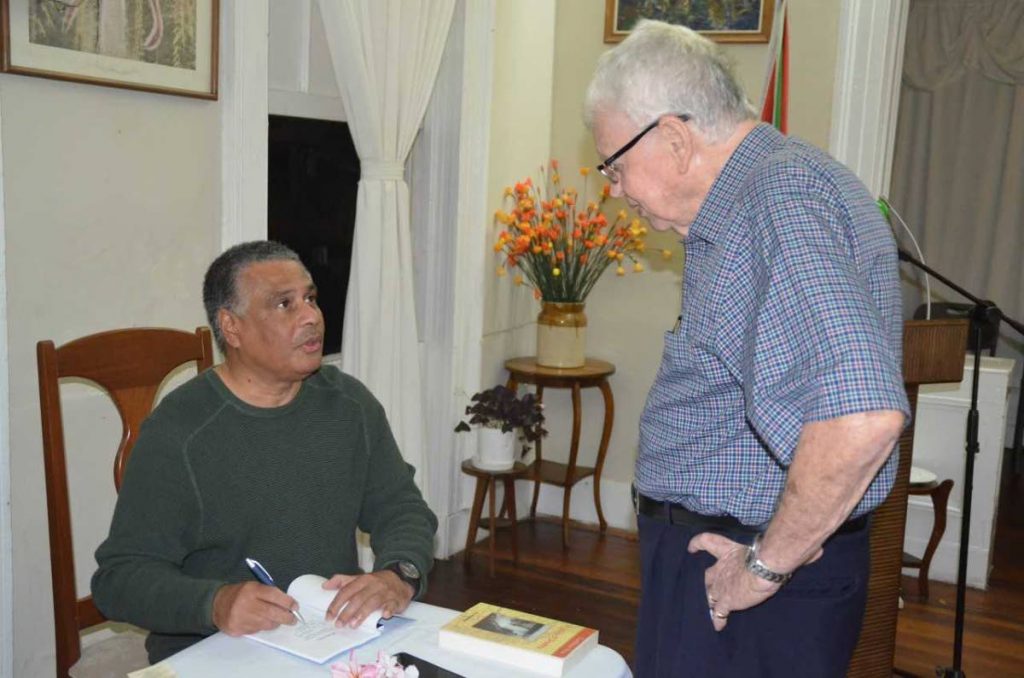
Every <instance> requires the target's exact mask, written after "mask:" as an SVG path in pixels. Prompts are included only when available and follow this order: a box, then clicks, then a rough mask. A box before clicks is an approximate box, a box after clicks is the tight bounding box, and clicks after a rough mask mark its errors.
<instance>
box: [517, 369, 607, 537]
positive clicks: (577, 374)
mask: <svg viewBox="0 0 1024 678" xmlns="http://www.w3.org/2000/svg"><path fill="white" fill-rule="evenodd" d="M505 369H506V370H508V374H509V377H508V384H507V386H508V388H510V389H512V390H513V391H515V390H516V389H517V388H518V387H519V384H533V385H535V386H536V387H537V399H538V400H541V401H543V399H544V389H545V388H564V389H570V390H571V391H572V440H571V442H570V444H569V463H568V464H562V463H559V462H554V461H545V460H544V458H543V456H542V453H541V441H540V440H538V441H537V444H536V459H535V460H534V461H533V463H532V464H531V465H530V467H529V476H528V477H529V478H531V479H532V480H533V481H534V484H533V501H532V502H531V504H530V517H531V518H534V517H536V515H537V497H538V496H540V484H541V483H549V484H551V485H557V486H559V487H561V488H563V489H564V494H563V495H562V545H563V546H567V545H568V544H569V500H570V498H571V497H572V487H573V485H575V484H576V483H578V482H579V481H581V480H583V479H584V478H587V477H589V476H593V477H594V508H596V509H597V520H598V522H599V523H600V525H601V531H602V532H604V531H605V530H606V529H607V528H608V522H607V521H606V520H605V519H604V512H603V511H602V510H601V470H602V469H603V468H604V458H605V455H606V454H607V453H608V441H609V440H610V439H611V437H612V423H613V422H614V419H615V401H614V399H613V398H612V388H611V386H609V385H608V377H609V376H611V375H612V374H614V373H615V366H614V365H612V364H611V363H609V362H605V361H604V360H598V359H596V358H587V359H586V362H585V363H584V364H583V367H569V368H559V367H544V366H542V365H538V364H537V360H536V358H533V357H524V358H512V359H510V360H506V361H505ZM584 388H598V389H600V390H601V395H602V396H604V426H603V428H602V429H601V443H600V445H599V446H598V448H597V461H596V463H595V465H594V466H593V468H591V467H588V466H577V465H576V458H577V455H578V454H579V451H580V426H581V423H582V421H581V420H582V414H583V413H582V405H581V403H580V390H582V389H584Z"/></svg>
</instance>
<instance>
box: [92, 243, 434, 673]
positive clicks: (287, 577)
mask: <svg viewBox="0 0 1024 678" xmlns="http://www.w3.org/2000/svg"><path fill="white" fill-rule="evenodd" d="M203 303H204V304H205V306H206V313H207V317H208V318H209V321H210V326H211V327H212V328H213V332H214V336H215V338H216V340H217V344H218V346H220V348H221V350H222V351H223V353H224V356H225V359H224V362H223V363H221V364H220V365H217V366H216V367H215V368H213V369H211V370H207V371H206V372H204V373H202V374H200V375H198V376H196V377H195V378H194V379H192V380H191V381H189V382H188V383H187V384H185V385H183V386H181V387H180V388H178V389H176V390H175V391H174V392H172V393H170V394H169V395H168V396H167V397H166V398H165V399H164V400H163V401H162V402H161V403H160V405H159V406H158V407H157V408H156V409H155V410H154V411H153V414H152V415H151V416H150V417H149V418H148V419H147V420H146V421H145V423H144V424H143V426H142V428H141V432H140V435H139V440H138V444H137V445H136V446H135V450H134V452H133V454H132V456H131V459H130V461H129V463H128V466H127V469H126V471H125V476H124V482H123V485H122V487H121V492H120V495H119V496H118V499H117V508H116V509H115V511H114V519H113V524H112V525H111V527H110V535H109V536H108V537H107V539H106V541H104V542H103V544H101V545H100V547H99V549H98V550H97V551H96V560H97V562H98V563H99V569H98V570H97V572H96V574H95V575H94V576H93V579H92V592H93V597H94V599H95V602H96V605H97V606H98V607H99V609H100V610H101V611H102V612H103V614H105V615H106V616H107V617H108V618H110V619H114V620H123V621H127V622H131V623H133V624H136V625H138V626H141V627H143V628H145V629H148V630H150V632H151V633H150V635H149V638H148V639H147V641H146V647H147V649H148V650H149V657H150V661H152V662H156V661H159V660H161V659H163V658H165V657H167V656H169V655H171V654H173V653H175V652H177V651H178V650H181V649H183V648H185V647H187V646H188V645H191V644H192V643H195V642H196V641H198V640H200V639H201V638H202V637H203V636H206V635H210V634H212V633H215V632H216V631H218V630H220V631H224V632H225V633H228V634H230V635H241V634H246V633H252V632H255V631H259V630H261V629H272V628H275V627H277V626H278V625H280V624H293V623H295V621H294V615H293V614H292V613H291V610H292V609H294V608H295V607H296V606H297V604H296V603H295V601H294V600H293V599H292V598H291V597H289V596H288V595H286V594H285V593H284V592H282V591H281V590H279V589H278V588H275V587H273V586H265V585H263V584H260V583H258V582H257V581H255V579H254V577H253V575H252V573H251V572H250V571H249V569H248V568H247V566H246V563H245V559H246V558H247V557H248V558H254V559H256V560H258V561H259V562H260V563H262V564H263V565H264V566H265V567H266V569H267V571H268V572H269V573H270V574H271V575H272V576H273V577H274V578H275V583H276V584H278V585H279V586H281V587H287V585H288V584H289V583H290V582H291V581H292V580H293V579H294V578H295V577H298V576H299V575H302V574H307V573H313V574H319V575H322V576H325V577H330V579H329V581H328V583H327V584H325V586H326V587H327V588H334V589H338V594H337V595H336V596H335V599H334V602H333V603H332V604H331V607H330V609H329V610H328V613H329V615H332V616H333V615H335V614H337V612H338V610H339V609H341V608H342V606H343V605H345V604H346V603H347V605H346V606H345V607H344V610H343V611H342V612H341V614H340V616H339V617H338V622H337V623H338V624H351V625H356V624H358V623H360V622H361V621H362V620H363V619H364V618H365V617H366V616H367V615H369V614H370V613H371V612H373V611H374V610H377V609H382V610H383V611H384V613H385V616H390V615H391V614H393V613H398V612H401V611H402V610H404V609H405V608H406V606H408V604H409V601H410V600H411V599H412V598H413V597H415V596H418V595H422V594H423V592H424V590H425V585H426V581H425V576H424V575H425V574H426V572H427V571H428V570H429V569H430V567H431V565H432V564H433V559H432V555H431V554H432V553H433V536H434V532H435V530H436V529H437V519H436V518H435V517H434V514H433V513H432V512H431V511H430V509H429V508H428V507H427V505H426V503H425V502H424V501H423V497H422V496H421V494H420V492H419V490H418V489H417V487H416V485H415V484H414V483H413V471H414V469H413V468H412V467H411V466H409V465H408V464H406V463H405V462H404V461H403V460H402V457H401V455H400V454H399V451H398V448H397V446H396V445H395V441H394V438H393V437H392V435H391V430H390V428H389V426H388V422H387V419H386V418H385V415H384V410H383V409H382V408H381V406H380V404H379V403H378V402H377V401H376V400H375V399H374V397H373V396H372V395H371V394H370V392H369V391H368V390H367V389H366V387H365V386H363V385H362V384H361V383H359V382H358V381H357V380H355V379H354V378H352V377H350V376H347V375H345V374H343V373H341V372H340V371H339V370H337V369H336V368H334V367H321V354H322V347H323V332H324V321H323V315H322V314H321V312H320V309H319V308H318V307H317V295H316V287H315V286H314V285H313V281H312V279H311V278H310V275H309V272H308V271H307V270H306V269H305V267H304V266H303V265H302V263H301V262H300V261H299V258H298V256H297V255H296V254H295V253H294V252H293V251H291V250H290V249H288V248H287V247H285V246H283V245H280V244H277V243H273V242H250V243H244V244H241V245H237V246H235V247H232V248H231V249H229V250H227V251H226V252H224V253H223V254H221V255H220V256H219V257H217V259H216V260H215V261H214V262H213V264H211V266H210V268H209V270H208V271H207V273H206V278H205V280H204V282H203ZM357 527H358V528H359V529H361V530H363V531H364V532H367V533H369V534H370V536H371V545H372V547H373V551H374V554H375V558H376V562H375V565H374V572H373V573H371V574H360V571H359V569H358V565H357V557H356V539H355V530H356V528H357Z"/></svg>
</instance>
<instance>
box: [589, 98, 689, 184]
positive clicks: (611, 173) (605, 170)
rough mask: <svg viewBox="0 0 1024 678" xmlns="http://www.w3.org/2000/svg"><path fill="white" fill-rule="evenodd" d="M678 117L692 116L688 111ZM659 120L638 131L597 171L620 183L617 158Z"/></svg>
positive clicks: (686, 118) (598, 167) (687, 117)
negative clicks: (615, 165)
mask: <svg viewBox="0 0 1024 678" xmlns="http://www.w3.org/2000/svg"><path fill="white" fill-rule="evenodd" d="M676 117H677V118H679V119H680V120H682V121H683V122H688V121H689V120H690V119H691V117H692V116H690V115H689V114H688V113H680V114H678V115H676ZM659 122H661V118H660V117H659V118H658V119H657V120H655V121H654V122H652V123H651V124H650V125H648V126H647V127H644V128H643V129H642V130H640V131H639V132H638V133H637V135H636V136H635V137H633V138H632V139H630V140H629V141H627V142H626V143H625V144H624V145H623V146H622V148H620V149H619V150H617V151H615V152H614V153H612V154H611V155H609V156H608V157H607V158H605V161H604V162H602V163H601V164H600V165H598V166H597V171H598V172H600V173H601V174H602V175H604V177H605V178H606V179H608V181H610V182H612V183H613V184H617V183H619V171H618V170H617V169H615V167H614V166H613V163H614V162H615V161H616V160H618V159H619V158H621V157H622V156H623V155H625V154H626V152H627V151H629V149H631V148H633V147H634V146H636V145H637V144H638V143H639V142H640V140H641V139H643V138H644V135H645V134H647V133H648V132H650V131H651V130H652V129H654V128H655V127H657V126H658V123H659Z"/></svg>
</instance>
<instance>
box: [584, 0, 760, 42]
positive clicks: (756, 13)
mask: <svg viewBox="0 0 1024 678" xmlns="http://www.w3.org/2000/svg"><path fill="white" fill-rule="evenodd" d="M774 13H775V0H605V9H604V41H605V42H620V41H622V40H623V39H624V38H625V37H626V36H627V35H629V32H630V31H631V30H633V26H635V25H636V23H637V22H638V21H639V20H640V19H656V20H658V21H664V22H666V23H670V24H676V25H677V26H686V27H688V28H692V29H693V30H695V31H697V32H698V33H701V34H702V35H704V36H706V37H708V38H710V39H712V40H714V41H715V42H768V40H769V39H770V38H771V34H772V15H773V14H774Z"/></svg>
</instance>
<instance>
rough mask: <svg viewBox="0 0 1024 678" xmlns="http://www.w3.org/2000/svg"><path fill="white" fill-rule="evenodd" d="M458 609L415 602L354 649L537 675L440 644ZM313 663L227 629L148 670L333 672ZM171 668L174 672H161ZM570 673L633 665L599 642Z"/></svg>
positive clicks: (494, 676) (625, 672)
mask: <svg viewBox="0 0 1024 678" xmlns="http://www.w3.org/2000/svg"><path fill="white" fill-rule="evenodd" d="M458 614H459V612H458V611H456V610H449V609H447V608H443V607H437V606H434V605H426V604H424V603H412V604H411V605H410V606H409V608H408V609H407V610H406V611H405V613H404V614H403V615H402V616H404V617H408V618H410V619H414V620H415V623H413V624H409V625H407V626H404V627H401V628H398V629H395V630H393V631H389V632H387V633H385V634H383V635H382V636H381V637H380V638H378V639H377V640H375V641H373V642H372V643H368V644H366V645H364V646H362V647H360V648H357V649H356V658H357V659H359V660H361V661H364V662H368V661H372V660H374V659H375V658H376V656H377V652H378V651H379V650H384V651H385V652H388V653H389V654H394V653H395V652H408V653H409V654H411V655H414V656H417V657H420V658H422V659H425V660H426V661H429V662H433V663H434V664H437V665H438V666H441V667H443V668H446V669H449V670H451V671H455V672H457V673H461V674H462V675H464V676H466V677H467V678H507V677H508V676H523V677H524V678H525V677H528V676H536V675H537V674H534V673H527V672H524V671H520V670H517V669H516V668H515V667H514V666H510V665H508V664H499V663H496V662H488V661H486V660H483V659H478V658H476V657H473V656H470V655H467V654H462V653H459V652H452V651H450V650H444V649H441V648H440V647H438V644H437V631H438V629H440V628H441V627H442V626H444V624H446V623H447V622H448V621H449V620H451V619H452V618H454V617H455V616H457V615H458ZM347 657H348V653H347V652H346V653H344V654H343V655H340V656H339V657H335V658H334V660H332V661H334V662H336V661H339V660H340V659H347ZM331 663H332V662H328V663H326V664H322V665H320V664H313V663H311V662H307V661H305V660H303V659H300V658H298V657H294V656H292V655H290V654H288V653H286V652H282V651H280V650H275V649H273V648H270V647H266V646H264V645H261V644H260V643H257V642H256V641H253V640H249V639H247V638H232V637H230V636H226V635H224V634H223V633H218V634H216V635H213V636H210V637H209V638H206V639H205V640H203V641H201V642H199V643H196V644H195V645H193V646H192V647H190V648H187V649H185V650H183V651H182V652H179V653H178V654H176V655H174V656H173V657H170V658H168V659H167V660H165V661H163V662H161V663H160V664H157V665H156V666H154V667H152V668H151V669H150V670H154V669H155V671H154V673H153V674H151V675H153V676H154V677H155V676H158V675H161V676H168V675H177V676H178V677H179V678H214V677H216V678H221V677H222V676H246V677H247V678H262V677H266V678H286V677H287V678H291V677H292V676H294V677H295V678H304V677H305V676H310V677H314V676H319V678H325V677H329V676H330V670H329V668H328V667H329V666H330V664H331ZM161 669H171V670H173V674H171V673H166V672H162V673H157V671H160V670H161ZM565 675H566V677H567V678H603V677H605V676H607V677H608V678H630V677H631V676H632V674H631V673H630V670H629V667H628V666H627V665H626V662H625V660H623V659H622V656H621V655H620V654H619V653H618V652H615V651H614V650H612V649H610V648H607V647H604V646H603V645H598V646H597V647H595V648H593V649H592V650H590V651H589V652H588V653H587V654H586V655H585V656H584V657H583V659H582V661H581V662H580V663H579V664H577V665H576V666H575V667H573V669H572V670H571V671H569V672H568V673H567V674H565Z"/></svg>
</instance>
